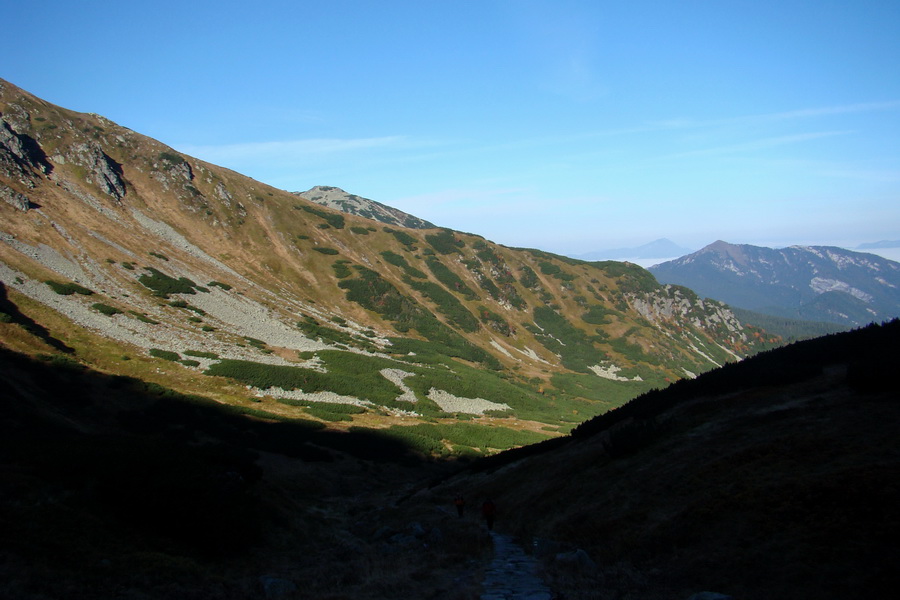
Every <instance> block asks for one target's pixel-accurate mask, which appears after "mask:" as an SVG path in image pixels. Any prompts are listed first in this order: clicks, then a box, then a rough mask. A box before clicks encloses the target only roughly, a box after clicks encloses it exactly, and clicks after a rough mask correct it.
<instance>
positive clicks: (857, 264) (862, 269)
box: [650, 241, 900, 326]
mask: <svg viewBox="0 0 900 600" xmlns="http://www.w3.org/2000/svg"><path fill="white" fill-rule="evenodd" d="M650 271H651V272H652V273H653V274H654V275H655V276H656V278H657V279H658V280H659V281H660V282H662V283H672V284H678V285H684V286H687V287H689V288H691V289H693V290H694V291H696V292H697V293H698V294H700V295H701V296H706V297H709V298H714V299H716V300H720V301H722V302H725V303H727V304H730V305H732V306H736V307H740V308H745V309H749V310H753V311H757V312H761V313H765V314H769V315H775V316H779V317H788V318H793V319H804V320H810V321H827V322H831V323H839V324H842V325H850V326H858V325H862V324H865V323H869V322H873V321H875V322H877V321H883V320H886V319H890V318H893V317H897V316H898V315H900V263H896V262H894V261H891V260H888V259H885V258H882V257H880V256H876V255H874V254H867V253H862V252H853V251H851V250H845V249H843V248H837V247H833V246H791V247H788V248H780V249H777V250H776V249H772V248H764V247H760V246H751V245H746V244H741V245H736V244H729V243H727V242H723V241H717V242H714V243H712V244H710V245H709V246H706V247H705V248H703V249H701V250H699V251H697V252H694V253H693V254H689V255H687V256H683V257H681V258H678V259H676V260H672V261H668V262H665V263H662V264H659V265H656V266H654V267H651V268H650Z"/></svg>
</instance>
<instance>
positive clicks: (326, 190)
mask: <svg viewBox="0 0 900 600" xmlns="http://www.w3.org/2000/svg"><path fill="white" fill-rule="evenodd" d="M293 194H294V195H295V196H300V197H301V198H306V199H307V200H309V201H311V202H315V203H316V204H321V205H322V206H327V207H328V208H333V209H335V210H340V211H342V212H345V213H348V214H351V215H356V216H359V217H366V218H368V219H372V220H373V221H379V222H380V223H386V224H388V225H397V226H399V227H407V228H409V229H436V228H437V226H436V225H435V224H434V223H430V222H428V221H426V220H424V219H420V218H419V217H416V216H414V215H411V214H409V213H405V212H403V211H402V210H399V209H396V208H393V207H391V206H388V205H386V204H382V203H381V202H376V201H375V200H369V199H368V198H363V197H361V196H357V195H356V194H350V193H348V192H345V191H344V190H342V189H341V188H338V187H333V186H326V185H317V186H314V187H313V188H311V189H309V190H307V191H305V192H293Z"/></svg>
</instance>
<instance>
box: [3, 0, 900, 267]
mask: <svg viewBox="0 0 900 600" xmlns="http://www.w3.org/2000/svg"><path fill="white" fill-rule="evenodd" d="M3 22H4V26H5V27H4V29H5V30H6V32H7V36H8V37H7V39H8V40H15V42H14V43H12V44H10V45H8V47H7V50H6V51H5V52H3V53H2V56H0V77H3V78H4V79H7V80H9V81H10V82H12V83H14V84H16V85H18V86H20V87H22V88H24V89H26V90H27V91H30V92H32V93H34V94H36V95H38V96H40V97H42V98H44V99H46V100H48V101H50V102H53V103H55V104H59V105H61V106H64V107H66V108H71V109H74V110H79V111H85V112H95V113H99V114H102V115H104V116H106V117H108V118H110V119H112V120H113V121H115V122H117V123H119V124H121V125H124V126H126V127H129V128H131V129H134V130H135V131H138V132H140V133H144V134H146V135H149V136H151V137H154V138H156V139H159V140H160V141H162V142H164V143H166V144H169V145H170V146H172V147H174V148H176V149H178V150H180V151H183V152H186V153H188V154H190V155H193V156H196V157H199V158H202V159H204V160H208V161H210V162H213V163H216V164H221V165H223V166H227V167H229V168H232V169H234V170H236V171H238V172H241V173H243V174H245V175H249V176H251V177H254V178H255V179H257V180H260V181H263V182H265V183H268V184H271V185H273V186H276V187H279V188H282V189H287V190H290V191H301V190H306V189H308V188H310V187H312V186H314V185H334V186H339V187H342V188H344V189H346V190H347V191H349V192H351V193H355V194H359V195H361V196H365V197H368V198H372V199H374V200H378V201H380V202H383V203H386V204H389V205H392V206H396V207H397V208H400V209H402V210H405V211H407V212H410V213H412V214H414V215H416V216H419V217H422V218H425V219H428V220H430V221H432V222H434V223H437V224H439V225H442V226H447V227H452V228H454V229H459V230H462V231H468V232H472V233H478V234H481V235H484V236H485V237H487V238H488V239H491V240H493V241H496V242H499V243H502V244H506V245H510V246H526V247H536V248H541V249H545V250H549V251H553V252H560V253H566V254H570V255H577V254H579V253H586V252H591V251H594V250H599V249H604V248H615V247H623V246H637V245H640V244H643V243H646V242H649V241H651V240H654V239H656V238H660V237H668V238H670V239H672V240H674V241H675V242H677V243H679V244H681V245H684V246H688V247H693V248H699V247H701V246H703V245H705V244H707V243H710V242H712V241H714V240H716V239H724V240H727V241H730V242H734V243H750V244H758V245H767V246H781V245H789V244H835V245H855V244H857V243H860V242H866V241H877V240H882V239H900V66H898V65H900V35H898V31H900V2H897V1H896V0H881V1H874V0H873V1H870V0H842V1H832V0H817V1H808V2H807V1H795V0H782V1H779V2H769V1H765V0H757V1H755V2H738V1H729V0H697V1H693V0H684V1H680V0H669V1H657V2H653V1H641V0H633V1H630V2H628V1H600V0H593V1H571V0H556V1H554V2H550V1H546V2H545V1H516V0H479V1H469V0H452V1H451V0H418V1H415V2H413V1H409V2H407V1H391V0H382V1H380V2H374V1H372V2H362V1H342V0H331V1H329V2H321V1H319V2H306V1H293V2H281V1H277V2H265V1H263V2H258V3H248V2H240V3H238V2H228V1H220V2H207V1H205V0H204V1H195V2H171V1H168V0H165V1H158V2H152V3H151V2H142V1H140V0H136V1H131V2H121V3H113V2H98V1H79V2H68V1H65V2H64V1H53V0H51V1H45V2H41V3H40V4H39V5H33V4H30V3H24V2H19V3H15V4H14V5H11V6H9V7H7V8H6V9H5V10H4V15H3Z"/></svg>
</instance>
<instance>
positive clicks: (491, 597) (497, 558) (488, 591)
mask: <svg viewBox="0 0 900 600" xmlns="http://www.w3.org/2000/svg"><path fill="white" fill-rule="evenodd" d="M491 538H492V539H493V542H494V558H493V560H492V561H491V564H490V566H489V567H488V568H487V571H486V572H485V575H484V580H483V582H482V588H483V591H482V593H481V600H552V599H553V597H554V596H553V593H552V592H551V591H550V588H549V587H547V584H545V583H544V581H543V580H542V579H541V578H540V577H539V576H538V575H537V560H535V558H534V557H532V556H529V555H527V554H525V551H524V550H523V549H522V547H521V546H519V545H518V544H517V543H516V542H514V541H513V538H512V536H509V535H504V534H501V533H494V532H491Z"/></svg>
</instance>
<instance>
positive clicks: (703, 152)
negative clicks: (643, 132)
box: [666, 131, 853, 158]
mask: <svg viewBox="0 0 900 600" xmlns="http://www.w3.org/2000/svg"><path fill="white" fill-rule="evenodd" d="M850 133H853V131H818V132H814V133H799V134H794V135H780V136H775V137H768V138H763V139H759V140H752V141H749V142H743V143H740V144H729V145H727V146H717V147H714V148H703V149H700V150H689V151H687V152H677V153H675V154H669V155H667V156H666V158H685V157H689V156H708V155H712V154H733V153H737V152H746V151H754V150H765V149H766V148H774V147H777V146H787V145H789V144H799V143H802V142H808V141H810V140H818V139H822V138H827V137H835V136H839V135H847V134H850Z"/></svg>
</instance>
